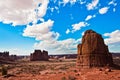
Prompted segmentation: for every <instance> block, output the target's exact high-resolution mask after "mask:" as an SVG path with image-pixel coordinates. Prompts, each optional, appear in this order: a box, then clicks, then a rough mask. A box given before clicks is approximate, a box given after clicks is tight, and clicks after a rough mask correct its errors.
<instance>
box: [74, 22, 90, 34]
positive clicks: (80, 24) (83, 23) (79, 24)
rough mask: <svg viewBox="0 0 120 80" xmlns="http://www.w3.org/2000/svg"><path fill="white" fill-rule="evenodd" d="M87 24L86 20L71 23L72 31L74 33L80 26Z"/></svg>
mask: <svg viewBox="0 0 120 80" xmlns="http://www.w3.org/2000/svg"><path fill="white" fill-rule="evenodd" d="M88 25H89V24H88V23H87V22H79V23H76V24H73V25H72V27H73V28H72V32H73V33H74V32H75V31H78V30H80V29H81V28H82V27H86V26H88Z"/></svg>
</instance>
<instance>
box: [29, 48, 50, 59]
mask: <svg viewBox="0 0 120 80" xmlns="http://www.w3.org/2000/svg"><path fill="white" fill-rule="evenodd" d="M48 58H49V57H48V51H45V50H43V51H41V50H35V51H34V53H31V55H30V61H48Z"/></svg>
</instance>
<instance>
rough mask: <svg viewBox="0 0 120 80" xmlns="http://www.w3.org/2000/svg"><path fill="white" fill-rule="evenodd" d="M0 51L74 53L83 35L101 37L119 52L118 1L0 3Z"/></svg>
mask: <svg viewBox="0 0 120 80" xmlns="http://www.w3.org/2000/svg"><path fill="white" fill-rule="evenodd" d="M0 11H1V13H0V37H1V38H0V45H1V46H0V51H1V52H2V51H10V54H17V55H29V54H30V53H31V52H33V51H34V49H41V50H47V51H48V52H49V54H71V53H76V51H77V45H78V44H79V43H81V38H82V35H83V34H84V31H86V30H88V29H93V30H95V31H96V32H98V33H100V34H101V35H102V36H103V38H104V41H105V44H107V45H108V46H109V51H110V52H120V22H119V21H120V18H119V16H120V1H119V0H0Z"/></svg>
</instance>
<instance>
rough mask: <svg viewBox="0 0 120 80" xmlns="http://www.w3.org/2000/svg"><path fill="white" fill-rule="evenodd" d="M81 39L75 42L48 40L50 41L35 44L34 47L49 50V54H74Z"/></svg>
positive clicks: (71, 39)
mask: <svg viewBox="0 0 120 80" xmlns="http://www.w3.org/2000/svg"><path fill="white" fill-rule="evenodd" d="M80 41H81V39H78V40H75V39H73V38H69V39H66V40H59V41H57V40H50V41H41V42H39V43H35V44H34V47H35V48H36V49H45V50H49V53H50V54H51V53H52V54H66V53H76V50H77V45H78V43H80Z"/></svg>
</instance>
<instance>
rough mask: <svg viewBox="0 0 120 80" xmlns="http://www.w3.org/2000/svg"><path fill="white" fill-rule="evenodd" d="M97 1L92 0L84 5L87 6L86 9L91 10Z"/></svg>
mask: <svg viewBox="0 0 120 80" xmlns="http://www.w3.org/2000/svg"><path fill="white" fill-rule="evenodd" d="M98 3H99V0H92V2H91V3H89V4H87V5H86V6H87V9H88V10H93V9H95V8H96V7H97V5H98Z"/></svg>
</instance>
